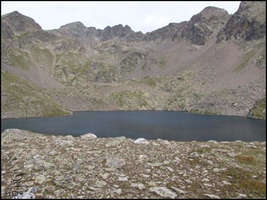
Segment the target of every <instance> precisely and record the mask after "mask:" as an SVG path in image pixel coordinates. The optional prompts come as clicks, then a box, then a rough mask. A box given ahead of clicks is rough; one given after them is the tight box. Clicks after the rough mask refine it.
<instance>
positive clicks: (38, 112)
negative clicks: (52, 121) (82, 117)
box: [1, 71, 71, 117]
mask: <svg viewBox="0 0 267 200" xmlns="http://www.w3.org/2000/svg"><path fill="white" fill-rule="evenodd" d="M1 80H2V86H3V93H4V94H5V96H6V100H5V101H4V102H2V104H3V105H2V108H3V111H6V112H10V111H12V112H16V113H17V116H21V117H29V116H45V117H51V116H61V115H67V114H71V112H69V111H66V110H64V109H63V108H62V107H61V106H60V105H58V104H56V103H55V102H54V101H53V100H52V99H50V97H48V96H47V95H46V94H45V93H44V91H43V90H42V89H41V88H39V87H37V86H35V85H33V84H32V83H30V82H29V81H26V80H24V79H21V78H19V77H17V76H15V75H12V74H10V73H9V72H5V71H3V72H2V73H1Z"/></svg>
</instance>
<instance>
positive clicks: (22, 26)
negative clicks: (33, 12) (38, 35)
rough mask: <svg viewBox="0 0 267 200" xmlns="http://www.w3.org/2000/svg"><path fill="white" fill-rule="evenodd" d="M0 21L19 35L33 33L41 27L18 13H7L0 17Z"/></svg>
mask: <svg viewBox="0 0 267 200" xmlns="http://www.w3.org/2000/svg"><path fill="white" fill-rule="evenodd" d="M1 19H2V21H3V22H4V23H6V24H7V25H8V26H9V27H10V29H11V30H12V31H13V32H15V33H19V34H21V33H25V32H34V31H38V30H41V29H42V28H41V26H40V25H39V24H37V23H36V22H35V21H34V20H33V19H32V18H30V17H27V16H25V15H23V14H21V13H19V12H18V11H14V12H11V13H8V14H6V15H4V16H2V17H1Z"/></svg>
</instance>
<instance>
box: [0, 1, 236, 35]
mask: <svg viewBox="0 0 267 200" xmlns="http://www.w3.org/2000/svg"><path fill="white" fill-rule="evenodd" d="M239 4H240V1H196V2H194V1H155V2H153V1H147V2H145V1H139V2H138V1H114V2H112V1H102V2H100V1H95V2H94V1H83V2H82V1H75V2H74V1H72V2H68V1H65V2H64V1H47V2H45V1H35V2H34V1H28V2H27V1H17V2H16V1H1V15H3V14H6V13H9V12H13V11H18V12H20V13H21V14H24V15H26V16H28V17H31V18H33V19H34V20H35V21H36V22H37V23H38V24H39V25H40V26H41V27H42V28H43V29H45V30H48V29H55V28H59V27H60V26H62V25H64V24H67V23H70V22H75V21H80V22H82V23H83V24H84V25H85V26H87V27H89V26H94V27H96V28H100V29H104V28H105V27H106V26H108V25H109V26H114V25H117V24H122V25H126V24H127V25H129V26H130V27H131V28H132V29H133V30H134V31H142V32H143V33H146V32H150V31H153V30H156V29H158V28H161V27H163V26H166V25H168V24H169V23H170V22H181V21H188V20H190V18H191V17H192V16H193V15H195V14H197V13H199V12H200V11H201V10H203V9H204V8H205V7H207V6H215V7H219V8H223V9H225V10H227V12H228V13H229V14H233V13H234V12H235V11H237V9H238V6H239Z"/></svg>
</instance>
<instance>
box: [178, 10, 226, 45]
mask: <svg viewBox="0 0 267 200" xmlns="http://www.w3.org/2000/svg"><path fill="white" fill-rule="evenodd" d="M228 18H229V14H228V13H227V11H225V10H224V9H220V8H215V7H207V8H205V9H204V10H202V11H201V12H200V13H199V14H197V15H194V16H193V17H192V18H191V20H190V21H189V22H188V24H187V25H186V27H185V29H183V31H182V37H183V38H185V39H188V40H190V41H191V42H192V43H193V44H197V45H204V44H205V43H206V41H207V40H208V39H209V36H211V35H212V34H213V33H214V32H216V31H217V30H218V29H219V28H221V27H222V26H223V25H224V24H225V23H226V22H227V20H228Z"/></svg>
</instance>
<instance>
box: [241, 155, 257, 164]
mask: <svg viewBox="0 0 267 200" xmlns="http://www.w3.org/2000/svg"><path fill="white" fill-rule="evenodd" d="M236 159H237V160H238V162H240V163H243V164H248V165H255V164H256V160H255V158H254V157H253V156H248V155H238V156H236Z"/></svg>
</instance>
